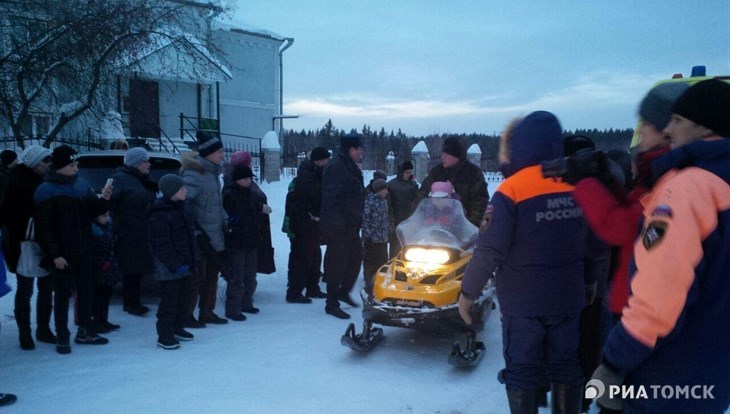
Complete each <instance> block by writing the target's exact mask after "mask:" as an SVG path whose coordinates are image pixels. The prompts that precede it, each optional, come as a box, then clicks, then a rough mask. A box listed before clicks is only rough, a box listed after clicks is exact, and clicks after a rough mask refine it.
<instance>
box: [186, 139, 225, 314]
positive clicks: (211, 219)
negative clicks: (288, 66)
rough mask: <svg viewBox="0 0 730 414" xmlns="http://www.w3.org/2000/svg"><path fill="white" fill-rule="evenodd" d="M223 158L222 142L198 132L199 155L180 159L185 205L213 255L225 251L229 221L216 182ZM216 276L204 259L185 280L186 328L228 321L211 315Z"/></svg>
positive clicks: (212, 265) (213, 266)
mask: <svg viewBox="0 0 730 414" xmlns="http://www.w3.org/2000/svg"><path fill="white" fill-rule="evenodd" d="M223 154H224V153H223V142H222V141H221V140H220V139H219V138H218V137H214V136H212V135H208V134H206V133H203V132H199V133H198V152H197V153H196V152H193V151H191V152H187V153H185V154H183V157H182V177H183V180H184V181H185V188H186V190H187V197H186V198H185V203H186V204H188V205H189V208H191V212H192V215H193V219H194V220H195V222H196V229H197V231H198V233H199V237H203V238H207V239H209V240H210V246H211V248H212V249H213V250H215V252H216V254H222V253H223V251H224V250H225V248H226V246H225V237H224V233H223V230H224V227H225V225H226V222H227V221H228V215H227V214H226V211H225V210H224V209H223V198H222V191H221V183H220V179H219V175H220V173H221V161H222V160H223ZM199 243H202V242H199ZM211 254H212V253H211ZM219 273H220V269H218V267H217V266H216V264H215V261H214V260H212V259H211V257H209V256H205V255H203V256H202V257H201V263H200V266H199V267H198V269H197V271H196V272H195V273H194V274H193V275H192V276H191V277H190V278H188V279H187V281H186V283H185V287H184V291H185V306H186V307H187V309H188V312H187V314H188V316H187V321H186V322H185V326H186V327H189V328H202V327H204V326H205V324H206V323H212V324H216V325H222V324H226V323H228V320H227V319H225V318H221V317H219V316H218V315H216V314H215V313H214V312H213V310H214V309H215V302H216V295H217V291H218V274H219ZM198 295H199V296H200V301H199V302H198ZM196 302H198V307H199V308H200V313H199V315H198V319H197V320H196V319H195V317H194V316H193V313H194V311H195V304H196Z"/></svg>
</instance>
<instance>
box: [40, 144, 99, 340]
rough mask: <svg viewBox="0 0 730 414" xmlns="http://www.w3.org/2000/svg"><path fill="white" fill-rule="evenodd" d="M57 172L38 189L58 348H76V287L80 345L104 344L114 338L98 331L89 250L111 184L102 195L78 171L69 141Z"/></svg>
mask: <svg viewBox="0 0 730 414" xmlns="http://www.w3.org/2000/svg"><path fill="white" fill-rule="evenodd" d="M51 158H52V166H53V167H52V168H53V170H52V171H51V174H50V175H49V176H48V178H46V181H44V182H43V184H41V185H40V186H39V187H38V189H37V190H36V192H35V195H34V197H33V201H34V203H35V208H36V214H35V220H36V241H37V242H38V244H40V245H41V247H42V248H43V253H44V254H45V259H44V260H43V262H42V263H41V264H42V265H43V266H44V267H46V268H47V269H48V270H49V271H50V272H51V275H50V276H47V277H52V278H53V283H54V292H55V295H54V304H53V308H54V312H53V313H54V316H55V319H56V341H57V342H56V351H57V352H58V353H59V354H68V353H70V352H71V345H70V343H69V337H70V332H69V330H68V305H69V301H68V299H69V296H71V290H72V289H73V288H75V289H76V298H77V309H78V321H79V330H78V332H77V334H76V338H75V339H74V342H76V343H77V344H90V345H104V344H106V343H108V342H109V340H107V339H106V338H103V337H101V336H99V335H97V334H96V331H95V329H94V326H93V325H92V323H91V306H92V303H93V295H94V293H93V288H94V282H93V280H92V277H91V274H90V272H89V266H88V258H87V256H88V252H89V241H90V240H91V223H92V220H93V219H94V217H95V216H96V215H97V213H96V212H97V211H98V208H99V206H100V205H107V204H108V202H109V199H110V198H111V193H112V189H111V186H108V187H104V190H102V193H101V197H102V198H98V197H97V196H96V193H94V190H92V189H91V185H89V183H88V182H86V181H85V180H83V179H81V178H78V176H77V175H76V174H77V173H78V171H79V162H78V161H77V160H76V151H75V150H74V149H73V148H71V147H69V146H68V145H61V146H59V147H56V148H55V149H54V150H53V154H52V155H51Z"/></svg>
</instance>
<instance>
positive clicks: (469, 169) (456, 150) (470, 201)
mask: <svg viewBox="0 0 730 414" xmlns="http://www.w3.org/2000/svg"><path fill="white" fill-rule="evenodd" d="M435 181H449V182H451V185H453V186H454V189H455V190H456V194H458V195H459V197H458V198H459V201H461V204H462V205H463V206H464V214H465V215H466V218H467V220H469V221H470V222H471V223H472V224H473V225H475V226H477V227H479V225H480V224H481V223H482V218H483V217H484V213H485V212H486V210H487V203H488V202H489V193H488V192H487V182H486V181H485V180H484V173H482V170H481V169H480V168H479V167H477V166H476V165H474V164H472V163H470V162H469V161H468V160H467V159H466V150H465V149H464V146H463V145H461V142H460V141H459V140H458V139H457V138H454V137H451V138H446V140H445V141H444V146H443V149H442V150H441V164H438V165H436V166H435V167H433V168H432V169H431V171H429V172H428V176H426V179H424V180H423V182H422V183H421V188H420V189H419V190H418V197H417V198H416V200H415V204H414V209H415V207H416V206H418V203H420V202H421V200H422V199H424V198H425V197H427V196H428V192H429V191H431V184H433V183H434V182H435Z"/></svg>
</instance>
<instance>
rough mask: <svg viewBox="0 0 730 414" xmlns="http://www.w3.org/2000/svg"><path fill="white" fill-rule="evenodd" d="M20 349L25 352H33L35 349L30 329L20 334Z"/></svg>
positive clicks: (23, 330)
mask: <svg viewBox="0 0 730 414" xmlns="http://www.w3.org/2000/svg"><path fill="white" fill-rule="evenodd" d="M19 339H20V349H22V350H24V351H32V350H34V349H35V342H33V335H31V334H30V328H28V329H22V330H21V331H20V333H19Z"/></svg>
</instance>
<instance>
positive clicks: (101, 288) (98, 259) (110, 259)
mask: <svg viewBox="0 0 730 414" xmlns="http://www.w3.org/2000/svg"><path fill="white" fill-rule="evenodd" d="M96 213H98V215H97V216H96V218H95V219H94V224H92V226H91V246H90V249H89V265H90V268H91V277H92V279H93V280H94V304H93V307H92V312H91V316H92V319H93V320H94V328H95V329H96V332H97V333H109V332H111V331H116V330H119V328H121V326H119V325H117V324H115V323H111V322H109V303H110V302H111V298H112V292H113V288H114V286H116V284H117V283H119V281H120V280H121V279H122V273H121V271H120V270H119V263H118V262H117V258H116V256H115V255H114V236H113V232H112V225H111V223H110V220H111V216H110V214H109V209H108V206H101V208H100V209H99V210H98V211H97V212H96Z"/></svg>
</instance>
